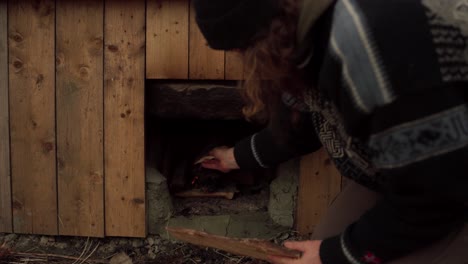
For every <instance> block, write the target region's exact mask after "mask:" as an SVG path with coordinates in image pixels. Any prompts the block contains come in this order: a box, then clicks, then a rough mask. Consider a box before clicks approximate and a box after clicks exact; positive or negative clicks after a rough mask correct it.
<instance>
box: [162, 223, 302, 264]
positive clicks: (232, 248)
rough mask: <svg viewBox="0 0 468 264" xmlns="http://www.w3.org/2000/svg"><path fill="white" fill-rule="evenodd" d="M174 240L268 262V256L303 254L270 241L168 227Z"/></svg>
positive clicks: (292, 256)
mask: <svg viewBox="0 0 468 264" xmlns="http://www.w3.org/2000/svg"><path fill="white" fill-rule="evenodd" d="M166 230H167V231H168V232H169V234H170V235H172V236H173V237H174V238H176V239H179V240H182V241H185V242H188V243H191V244H194V245H198V246H203V247H211V248H217V249H221V250H224V251H226V252H229V253H232V254H236V255H241V256H247V257H251V258H255V259H261V260H268V256H270V255H274V256H280V257H287V258H293V259H296V258H299V257H300V256H301V252H300V251H297V250H292V249H288V248H286V247H283V246H280V245H277V244H274V243H272V242H270V241H268V240H262V239H254V238H230V237H225V236H217V235H213V234H209V233H206V232H202V231H197V230H193V229H186V228H179V227H166Z"/></svg>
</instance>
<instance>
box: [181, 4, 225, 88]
mask: <svg viewBox="0 0 468 264" xmlns="http://www.w3.org/2000/svg"><path fill="white" fill-rule="evenodd" d="M190 14H191V15H190V27H189V79H198V80H203V79H210V80H222V79H224V51H219V50H213V49H211V48H210V47H209V46H208V44H207V43H206V40H205V38H204V37H203V35H202V33H201V32H200V29H199V28H198V26H197V23H196V21H195V12H194V8H193V6H191V8H190Z"/></svg>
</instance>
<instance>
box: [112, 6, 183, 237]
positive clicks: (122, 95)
mask: <svg viewBox="0 0 468 264" xmlns="http://www.w3.org/2000/svg"><path fill="white" fill-rule="evenodd" d="M105 13H106V21H105V40H106V43H105V47H106V49H105V58H106V59H105V93H104V100H105V117H104V120H105V130H104V131H105V133H106V134H105V144H104V145H105V171H106V186H105V197H106V200H105V208H106V235H108V236H126V237H144V236H146V226H145V222H146V214H145V161H144V153H145V147H144V138H145V136H144V86H145V85H144V84H145V1H144V0H135V1H124V0H107V1H106V10H105ZM171 21H174V20H171Z"/></svg>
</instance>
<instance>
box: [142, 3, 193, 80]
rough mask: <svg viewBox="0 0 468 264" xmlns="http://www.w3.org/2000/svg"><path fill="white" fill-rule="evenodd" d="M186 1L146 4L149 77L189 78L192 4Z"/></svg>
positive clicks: (147, 74)
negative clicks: (190, 12) (190, 7)
mask: <svg viewBox="0 0 468 264" xmlns="http://www.w3.org/2000/svg"><path fill="white" fill-rule="evenodd" d="M189 3H190V1H187V0H152V1H148V3H147V20H148V24H147V32H146V41H147V46H148V49H147V53H146V54H147V58H146V61H147V62H146V65H147V66H146V67H147V73H146V76H147V78H153V79H187V78H188V61H189V58H188V53H189V49H188V43H189V40H188V36H189V6H190V4H189Z"/></svg>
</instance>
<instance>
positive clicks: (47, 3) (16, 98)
mask: <svg viewBox="0 0 468 264" xmlns="http://www.w3.org/2000/svg"><path fill="white" fill-rule="evenodd" d="M8 15H9V16H8V19H9V20H8V25H9V75H10V83H9V87H10V94H9V96H10V126H11V130H10V133H11V169H12V192H13V201H12V205H13V227H14V232H16V233H34V234H48V235H55V234H57V193H56V191H57V186H56V168H55V167H56V163H55V158H56V152H55V145H56V144H55V112H54V111H55V74H54V64H55V63H54V62H55V60H54V38H55V29H54V28H55V27H54V19H55V5H54V1H52V0H44V1H32V0H18V1H10V2H9V6H8Z"/></svg>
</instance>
